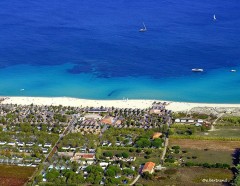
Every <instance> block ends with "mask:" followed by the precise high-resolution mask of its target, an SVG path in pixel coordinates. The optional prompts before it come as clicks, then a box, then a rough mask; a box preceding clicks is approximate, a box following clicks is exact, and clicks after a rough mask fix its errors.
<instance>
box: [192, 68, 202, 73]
mask: <svg viewBox="0 0 240 186" xmlns="http://www.w3.org/2000/svg"><path fill="white" fill-rule="evenodd" d="M192 72H203V69H202V68H193V69H192Z"/></svg>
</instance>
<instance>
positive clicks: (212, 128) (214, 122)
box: [209, 113, 224, 131]
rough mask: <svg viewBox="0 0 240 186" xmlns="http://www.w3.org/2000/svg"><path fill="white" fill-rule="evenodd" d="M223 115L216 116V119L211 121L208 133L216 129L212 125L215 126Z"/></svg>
mask: <svg viewBox="0 0 240 186" xmlns="http://www.w3.org/2000/svg"><path fill="white" fill-rule="evenodd" d="M223 115H224V113H221V114H219V115H218V117H217V118H216V119H215V120H214V121H213V123H212V125H211V129H210V130H209V131H215V130H216V129H215V128H214V125H215V124H216V122H217V121H218V120H219V119H220V118H221V117H222V116H223Z"/></svg>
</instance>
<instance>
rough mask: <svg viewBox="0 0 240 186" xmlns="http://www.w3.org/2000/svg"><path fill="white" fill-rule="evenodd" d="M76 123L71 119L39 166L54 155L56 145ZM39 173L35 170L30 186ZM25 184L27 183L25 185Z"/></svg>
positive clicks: (74, 119) (75, 120)
mask: <svg viewBox="0 0 240 186" xmlns="http://www.w3.org/2000/svg"><path fill="white" fill-rule="evenodd" d="M75 123H77V119H76V118H75V117H73V119H72V120H71V121H70V122H69V124H68V126H67V127H66V128H65V130H64V131H63V133H62V134H60V135H59V138H58V140H57V142H56V143H55V144H54V146H53V148H52V149H51V151H50V152H49V153H48V154H47V156H46V157H45V159H44V160H43V162H42V163H41V164H44V163H45V162H47V160H48V158H49V156H50V155H51V154H52V153H55V151H56V149H57V145H58V144H59V142H60V141H61V140H62V138H63V137H64V136H65V135H67V134H68V133H69V132H70V129H72V127H73V125H74V124H75ZM38 172H39V171H37V169H36V172H35V173H34V174H33V176H32V178H31V179H30V180H33V184H32V185H35V181H34V179H35V177H36V176H37V173H38ZM26 184H27V183H26Z"/></svg>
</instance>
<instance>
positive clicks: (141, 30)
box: [139, 23, 147, 32]
mask: <svg viewBox="0 0 240 186" xmlns="http://www.w3.org/2000/svg"><path fill="white" fill-rule="evenodd" d="M146 31H147V28H146V26H145V24H144V23H143V28H140V30H139V32H146Z"/></svg>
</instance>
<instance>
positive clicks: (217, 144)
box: [169, 138, 240, 152]
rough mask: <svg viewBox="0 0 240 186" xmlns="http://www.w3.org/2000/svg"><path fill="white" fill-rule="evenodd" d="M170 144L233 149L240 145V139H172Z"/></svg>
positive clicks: (221, 149)
mask: <svg viewBox="0 0 240 186" xmlns="http://www.w3.org/2000/svg"><path fill="white" fill-rule="evenodd" d="M169 145H170V146H173V145H179V146H180V147H181V148H191V149H199V150H203V149H206V148H207V149H209V150H216V151H231V152H233V151H234V150H235V149H236V148H239V147H240V141H221V140H195V139H171V138H170V140H169Z"/></svg>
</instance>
